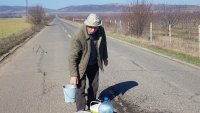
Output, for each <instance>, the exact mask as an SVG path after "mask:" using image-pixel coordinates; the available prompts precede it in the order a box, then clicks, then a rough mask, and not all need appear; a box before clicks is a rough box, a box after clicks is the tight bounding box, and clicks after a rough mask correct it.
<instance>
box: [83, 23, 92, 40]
mask: <svg viewBox="0 0 200 113" xmlns="http://www.w3.org/2000/svg"><path fill="white" fill-rule="evenodd" d="M83 30H84V34H85V39H86V40H89V39H90V36H89V34H88V33H87V29H86V25H85V24H84V25H83Z"/></svg>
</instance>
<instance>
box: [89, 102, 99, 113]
mask: <svg viewBox="0 0 200 113" xmlns="http://www.w3.org/2000/svg"><path fill="white" fill-rule="evenodd" d="M93 103H95V104H94V105H92V104H93ZM100 104H101V102H99V101H92V102H91V103H90V111H91V112H92V113H98V108H99V106H100Z"/></svg>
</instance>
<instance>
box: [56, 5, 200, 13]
mask: <svg viewBox="0 0 200 113" xmlns="http://www.w3.org/2000/svg"><path fill="white" fill-rule="evenodd" d="M126 8H127V5H122V4H105V5H79V6H68V7H64V8H61V9H58V10H57V11H59V12H123V11H125V9H126ZM152 9H153V11H154V12H159V11H163V10H164V9H170V10H173V9H180V10H182V11H191V12H192V11H200V6H199V5H166V4H152Z"/></svg>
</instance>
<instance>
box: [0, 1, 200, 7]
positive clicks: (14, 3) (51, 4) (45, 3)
mask: <svg viewBox="0 0 200 113" xmlns="http://www.w3.org/2000/svg"><path fill="white" fill-rule="evenodd" d="M27 1H28V4H29V6H34V5H41V6H43V7H45V8H51V9H59V8H63V7H66V6H71V5H85V4H108V3H124V4H127V3H132V2H136V1H137V0H27ZM138 1H141V0H138ZM146 1H148V2H149V3H153V4H176V5H179V4H182V5H197V4H198V5H199V4H200V0H146ZM0 5H9V6H25V5H26V0H0Z"/></svg>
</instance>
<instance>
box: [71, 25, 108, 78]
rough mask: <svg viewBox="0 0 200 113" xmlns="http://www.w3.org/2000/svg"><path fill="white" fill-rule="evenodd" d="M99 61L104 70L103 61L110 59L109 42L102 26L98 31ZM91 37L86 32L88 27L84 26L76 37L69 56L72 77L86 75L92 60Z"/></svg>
mask: <svg viewBox="0 0 200 113" xmlns="http://www.w3.org/2000/svg"><path fill="white" fill-rule="evenodd" d="M97 36H98V38H99V39H98V41H97V61H98V66H99V68H100V69H101V70H103V60H104V59H107V58H108V53H107V42H106V35H105V31H104V28H103V27H102V26H100V27H99V29H98V30H97ZM90 43H91V41H90V36H89V35H88V33H87V31H86V25H82V26H81V28H80V30H79V31H78V32H77V33H76V34H75V35H74V37H73V39H72V42H71V47H70V55H69V57H68V58H69V59H68V60H69V71H70V76H79V77H80V78H82V76H83V75H84V73H85V71H86V68H87V65H88V61H89V58H90V52H91V45H90Z"/></svg>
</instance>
